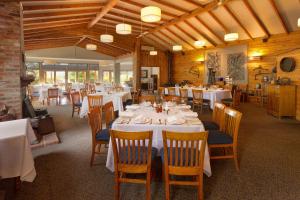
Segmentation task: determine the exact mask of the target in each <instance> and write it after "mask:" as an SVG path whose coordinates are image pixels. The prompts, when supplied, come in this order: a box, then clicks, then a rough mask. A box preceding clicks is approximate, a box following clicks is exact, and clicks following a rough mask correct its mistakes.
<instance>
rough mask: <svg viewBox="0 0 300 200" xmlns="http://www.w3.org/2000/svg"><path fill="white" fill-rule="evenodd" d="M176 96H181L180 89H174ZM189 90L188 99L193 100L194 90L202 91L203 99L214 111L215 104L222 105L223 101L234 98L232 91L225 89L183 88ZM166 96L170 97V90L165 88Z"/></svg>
mask: <svg viewBox="0 0 300 200" xmlns="http://www.w3.org/2000/svg"><path fill="white" fill-rule="evenodd" d="M174 88H175V94H176V95H177V96H180V87H174ZM183 88H184V89H187V90H188V97H190V98H193V90H202V91H203V99H208V100H209V101H210V108H211V109H213V108H214V105H215V103H221V101H222V99H228V98H232V95H231V91H230V90H227V89H223V88H204V87H183ZM165 94H166V95H168V88H165Z"/></svg>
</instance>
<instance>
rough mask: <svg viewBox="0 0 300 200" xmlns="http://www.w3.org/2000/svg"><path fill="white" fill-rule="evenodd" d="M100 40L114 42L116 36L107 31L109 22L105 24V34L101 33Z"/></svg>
mask: <svg viewBox="0 0 300 200" xmlns="http://www.w3.org/2000/svg"><path fill="white" fill-rule="evenodd" d="M100 41H101V42H103V43H112V42H114V36H113V35H110V34H108V33H107V24H106V26H105V34H102V35H100Z"/></svg>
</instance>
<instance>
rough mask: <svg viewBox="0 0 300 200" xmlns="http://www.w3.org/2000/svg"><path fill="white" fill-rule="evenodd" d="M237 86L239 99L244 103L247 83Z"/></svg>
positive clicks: (246, 94)
mask: <svg viewBox="0 0 300 200" xmlns="http://www.w3.org/2000/svg"><path fill="white" fill-rule="evenodd" d="M238 88H239V89H240V90H241V101H242V102H243V103H245V102H246V101H247V98H248V85H247V84H240V85H238Z"/></svg>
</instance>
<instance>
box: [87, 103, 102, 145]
mask: <svg viewBox="0 0 300 200" xmlns="http://www.w3.org/2000/svg"><path fill="white" fill-rule="evenodd" d="M88 118H89V124H90V127H91V130H92V135H93V137H92V138H93V140H94V139H95V138H96V134H97V133H98V132H99V131H101V130H102V112H101V109H100V108H99V107H95V108H93V109H92V110H91V111H90V112H89V113H88Z"/></svg>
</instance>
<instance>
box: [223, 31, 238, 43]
mask: <svg viewBox="0 0 300 200" xmlns="http://www.w3.org/2000/svg"><path fill="white" fill-rule="evenodd" d="M238 39H239V34H238V33H228V34H225V35H224V40H225V41H226V42H231V41H235V40H238Z"/></svg>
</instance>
